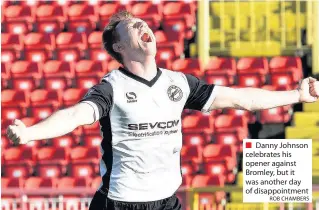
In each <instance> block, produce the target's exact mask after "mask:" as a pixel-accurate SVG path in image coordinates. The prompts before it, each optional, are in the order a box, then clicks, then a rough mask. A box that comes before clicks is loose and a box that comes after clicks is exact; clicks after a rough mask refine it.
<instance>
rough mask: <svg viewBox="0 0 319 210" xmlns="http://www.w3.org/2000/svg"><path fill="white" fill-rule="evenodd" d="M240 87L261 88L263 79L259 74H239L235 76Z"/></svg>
mask: <svg viewBox="0 0 319 210" xmlns="http://www.w3.org/2000/svg"><path fill="white" fill-rule="evenodd" d="M237 78H238V83H237V85H238V86H240V87H261V86H262V85H264V82H265V77H264V76H262V75H261V74H259V73H240V72H238V74H237Z"/></svg>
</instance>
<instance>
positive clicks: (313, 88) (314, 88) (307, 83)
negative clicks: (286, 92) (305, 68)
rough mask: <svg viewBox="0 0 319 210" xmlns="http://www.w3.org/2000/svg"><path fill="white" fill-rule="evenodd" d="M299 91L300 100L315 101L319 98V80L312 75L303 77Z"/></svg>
mask: <svg viewBox="0 0 319 210" xmlns="http://www.w3.org/2000/svg"><path fill="white" fill-rule="evenodd" d="M298 91H299V94H300V102H302V103H303V102H306V103H312V102H315V101H317V100H318V99H319V81H318V80H316V79H315V78H312V77H308V78H306V79H303V80H302V81H301V83H300V85H299V88H298Z"/></svg>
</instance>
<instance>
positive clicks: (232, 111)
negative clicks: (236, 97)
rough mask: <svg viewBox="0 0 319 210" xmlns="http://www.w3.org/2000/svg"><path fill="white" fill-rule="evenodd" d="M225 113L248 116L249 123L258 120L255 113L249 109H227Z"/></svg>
mask: <svg viewBox="0 0 319 210" xmlns="http://www.w3.org/2000/svg"><path fill="white" fill-rule="evenodd" d="M224 114H226V115H233V116H239V117H241V116H244V117H246V119H247V121H248V123H255V122H256V116H255V115H254V113H253V112H250V111H247V110H240V109H225V110H224Z"/></svg>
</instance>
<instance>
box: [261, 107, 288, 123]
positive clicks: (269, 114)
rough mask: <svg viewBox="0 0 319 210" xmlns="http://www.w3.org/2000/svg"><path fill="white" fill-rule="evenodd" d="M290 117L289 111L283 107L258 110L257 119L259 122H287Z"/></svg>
mask: <svg viewBox="0 0 319 210" xmlns="http://www.w3.org/2000/svg"><path fill="white" fill-rule="evenodd" d="M291 111H292V110H291ZM291 117H292V115H291V112H290V111H287V110H285V107H276V108H272V109H266V110H260V111H259V113H258V121H259V122H260V123H261V124H271V123H287V122H289V120H290V119H291Z"/></svg>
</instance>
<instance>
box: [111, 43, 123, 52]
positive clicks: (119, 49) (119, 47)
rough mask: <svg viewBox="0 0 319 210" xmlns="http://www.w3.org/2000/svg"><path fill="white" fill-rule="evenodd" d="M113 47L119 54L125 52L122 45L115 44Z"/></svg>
mask: <svg viewBox="0 0 319 210" xmlns="http://www.w3.org/2000/svg"><path fill="white" fill-rule="evenodd" d="M112 47H113V50H114V51H115V52H117V53H121V52H122V51H123V50H124V46H123V45H122V44H120V43H114V44H113V46H112Z"/></svg>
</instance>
